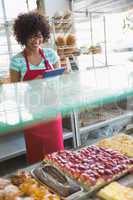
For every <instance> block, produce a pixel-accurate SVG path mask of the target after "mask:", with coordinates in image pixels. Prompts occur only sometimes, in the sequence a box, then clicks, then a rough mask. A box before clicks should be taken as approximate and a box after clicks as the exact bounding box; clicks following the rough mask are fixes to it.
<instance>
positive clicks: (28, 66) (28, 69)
mask: <svg viewBox="0 0 133 200" xmlns="http://www.w3.org/2000/svg"><path fill="white" fill-rule="evenodd" d="M23 54H24V57H25V61H26V67H27V71H30V65H29V62H28V58H27V52H26V49H24V51H23Z"/></svg>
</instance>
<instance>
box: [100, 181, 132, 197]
mask: <svg viewBox="0 0 133 200" xmlns="http://www.w3.org/2000/svg"><path fill="white" fill-rule="evenodd" d="M98 196H99V197H100V198H102V199H104V200H133V189H132V188H129V187H125V186H123V185H121V184H119V183H117V182H112V183H110V184H109V185H108V186H106V187H105V188H103V189H101V190H100V191H99V192H98Z"/></svg>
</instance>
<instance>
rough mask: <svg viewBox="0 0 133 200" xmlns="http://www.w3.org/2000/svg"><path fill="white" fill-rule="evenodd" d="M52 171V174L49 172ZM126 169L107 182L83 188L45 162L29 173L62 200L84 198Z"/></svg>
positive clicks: (83, 199)
mask: <svg viewBox="0 0 133 200" xmlns="http://www.w3.org/2000/svg"><path fill="white" fill-rule="evenodd" d="M51 173H52V174H51ZM127 173H128V171H126V172H124V173H122V174H119V175H118V176H116V177H114V178H112V180H110V181H108V182H104V183H102V184H99V185H97V186H92V187H90V188H85V187H83V185H81V184H79V183H77V182H76V181H75V180H73V179H72V178H70V177H68V176H67V175H64V174H63V173H62V172H60V171H59V169H58V168H56V167H55V166H53V165H51V164H47V163H45V162H43V163H41V164H39V165H38V166H36V167H35V168H33V169H32V170H31V175H32V177H33V178H35V179H36V180H37V181H38V182H39V183H41V184H42V185H47V186H48V187H49V189H50V190H51V191H52V192H56V193H58V194H59V195H60V197H61V199H63V200H86V199H88V198H89V197H90V196H94V194H95V193H96V192H97V191H98V190H99V189H101V188H102V187H104V186H105V185H107V184H109V183H110V182H112V181H114V180H118V179H120V178H121V177H122V176H125V175H126V174H127Z"/></svg>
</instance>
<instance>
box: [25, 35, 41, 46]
mask: <svg viewBox="0 0 133 200" xmlns="http://www.w3.org/2000/svg"><path fill="white" fill-rule="evenodd" d="M43 41H44V40H43V36H42V34H41V33H40V32H38V33H37V34H33V35H32V36H31V37H30V38H29V39H28V40H27V44H26V46H27V47H28V48H30V49H38V48H39V47H40V45H41V44H42V43H43Z"/></svg>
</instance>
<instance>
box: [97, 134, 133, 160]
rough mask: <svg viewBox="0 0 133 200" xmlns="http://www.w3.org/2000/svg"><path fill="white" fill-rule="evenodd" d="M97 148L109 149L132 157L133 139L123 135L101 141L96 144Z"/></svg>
mask: <svg viewBox="0 0 133 200" xmlns="http://www.w3.org/2000/svg"><path fill="white" fill-rule="evenodd" d="M97 146H99V147H105V148H111V149H114V150H117V151H119V152H121V153H122V154H124V155H126V156H128V157H133V137H132V136H129V135H126V134H124V133H121V134H118V135H115V136H113V137H111V138H106V139H103V140H101V141H99V142H98V143H97Z"/></svg>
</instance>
